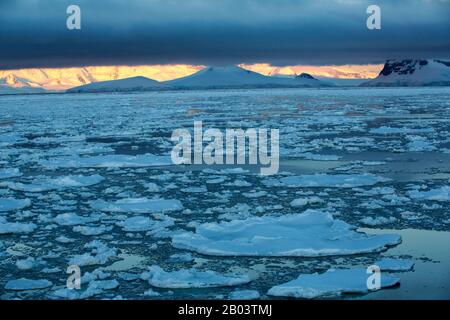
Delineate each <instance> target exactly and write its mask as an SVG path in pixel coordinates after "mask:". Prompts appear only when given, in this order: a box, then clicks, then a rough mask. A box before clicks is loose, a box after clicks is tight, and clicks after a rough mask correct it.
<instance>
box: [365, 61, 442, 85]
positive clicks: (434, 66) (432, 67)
mask: <svg viewBox="0 0 450 320" xmlns="http://www.w3.org/2000/svg"><path fill="white" fill-rule="evenodd" d="M449 85H450V62H446V61H441V60H388V61H387V62H386V63H385V65H384V68H383V70H381V72H380V74H379V75H378V77H376V78H375V79H373V80H370V81H367V82H364V83H362V84H361V86H364V87H395V86H449Z"/></svg>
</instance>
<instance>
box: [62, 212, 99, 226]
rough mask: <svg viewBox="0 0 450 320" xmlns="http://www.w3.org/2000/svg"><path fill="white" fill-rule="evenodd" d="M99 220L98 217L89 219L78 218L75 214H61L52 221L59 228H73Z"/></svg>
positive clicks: (94, 216) (92, 216)
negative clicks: (59, 226)
mask: <svg viewBox="0 0 450 320" xmlns="http://www.w3.org/2000/svg"><path fill="white" fill-rule="evenodd" d="M99 219H100V216H99V215H91V216H89V217H84V216H79V215H77V214H76V213H61V214H58V215H57V216H56V217H55V218H54V219H53V220H54V221H55V222H56V223H57V224H59V225H61V226H75V225H80V224H86V223H90V222H95V221H98V220H99Z"/></svg>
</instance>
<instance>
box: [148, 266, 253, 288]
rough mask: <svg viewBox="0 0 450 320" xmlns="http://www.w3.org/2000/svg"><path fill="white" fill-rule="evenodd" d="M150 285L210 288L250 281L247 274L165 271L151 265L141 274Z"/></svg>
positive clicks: (184, 270)
mask: <svg viewBox="0 0 450 320" xmlns="http://www.w3.org/2000/svg"><path fill="white" fill-rule="evenodd" d="M141 278H142V279H143V280H148V282H149V283H150V285H152V286H154V287H159V288H171V289H178V288H210V287H224V286H236V285H240V284H245V283H248V282H250V281H251V279H250V278H249V277H248V276H247V275H223V274H220V273H217V272H214V271H211V270H207V271H199V270H196V269H180V270H177V271H171V272H167V271H164V270H163V269H161V268H160V267H159V266H151V267H150V269H149V271H148V272H144V273H143V274H142V276H141Z"/></svg>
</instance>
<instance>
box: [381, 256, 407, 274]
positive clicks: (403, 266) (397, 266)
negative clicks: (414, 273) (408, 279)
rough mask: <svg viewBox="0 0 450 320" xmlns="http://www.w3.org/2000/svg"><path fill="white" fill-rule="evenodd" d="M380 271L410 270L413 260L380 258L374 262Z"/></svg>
mask: <svg viewBox="0 0 450 320" xmlns="http://www.w3.org/2000/svg"><path fill="white" fill-rule="evenodd" d="M374 265H377V266H378V267H379V268H380V269H381V271H410V270H412V268H413V267H414V261H412V260H405V259H392V258H382V259H381V260H378V261H377V262H375V263H374Z"/></svg>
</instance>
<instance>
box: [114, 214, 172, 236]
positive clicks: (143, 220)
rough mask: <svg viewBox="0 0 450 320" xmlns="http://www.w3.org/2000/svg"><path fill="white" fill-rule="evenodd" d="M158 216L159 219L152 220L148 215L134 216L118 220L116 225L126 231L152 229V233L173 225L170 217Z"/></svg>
mask: <svg viewBox="0 0 450 320" xmlns="http://www.w3.org/2000/svg"><path fill="white" fill-rule="evenodd" d="M160 218H161V220H154V219H150V218H149V217H143V216H135V217H130V218H127V219H125V220H124V221H120V222H118V223H117V225H118V226H120V227H122V229H123V231H126V232H139V231H152V233H156V232H158V231H163V230H165V228H166V227H170V226H173V225H174V220H173V219H172V218H170V217H167V216H160Z"/></svg>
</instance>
